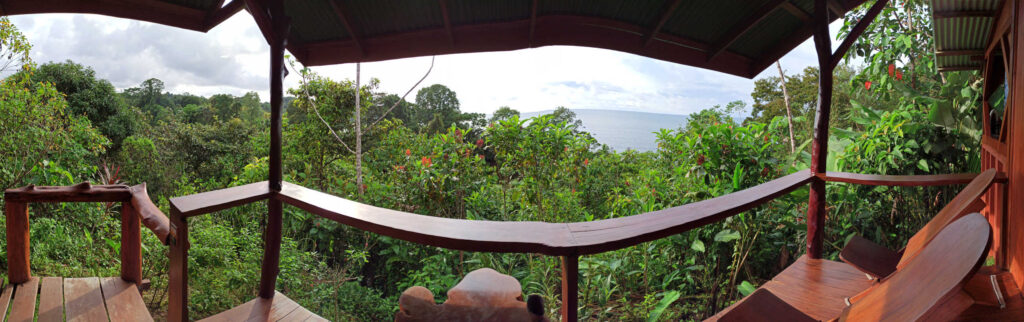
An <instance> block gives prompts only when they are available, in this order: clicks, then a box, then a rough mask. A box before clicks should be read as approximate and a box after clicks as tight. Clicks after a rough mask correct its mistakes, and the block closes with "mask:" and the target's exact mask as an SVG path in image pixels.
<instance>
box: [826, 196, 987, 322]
mask: <svg viewBox="0 0 1024 322" xmlns="http://www.w3.org/2000/svg"><path fill="white" fill-rule="evenodd" d="M991 235H992V229H991V227H989V225H988V221H987V220H985V217H984V216H982V215H981V214H978V213H973V214H970V215H967V216H963V217H962V218H961V219H959V220H957V221H955V222H953V223H951V224H949V225H948V226H947V227H946V228H945V229H943V230H942V231H941V232H940V233H939V234H938V235H937V236H935V238H934V239H933V240H932V241H931V242H930V243H928V245H927V246H926V247H925V248H924V249H923V250H922V251H921V252H920V254H918V255H917V256H915V257H914V258H913V259H912V260H911V261H910V262H908V263H907V265H906V267H904V268H903V269H900V270H898V271H896V272H895V273H893V274H892V275H891V276H890V277H889V278H888V279H886V280H884V281H883V282H882V283H881V284H879V285H878V286H877V287H875V288H874V289H873V290H872V291H871V292H869V293H868V294H867V295H865V296H864V297H863V298H862V299H861V300H859V301H857V302H855V303H853V305H852V306H850V307H848V308H847V309H846V311H844V312H843V315H842V317H841V318H840V320H841V321H920V320H933V319H940V320H948V319H949V317H948V316H946V317H944V315H945V314H954V315H955V314H957V313H959V312H960V311H961V310H962V309H965V308H966V307H967V306H970V304H971V303H973V301H971V300H970V297H965V296H966V295H964V293H963V292H962V288H963V284H964V283H965V282H966V281H967V279H968V278H970V276H971V275H972V274H973V273H974V271H976V270H977V269H978V267H979V266H980V265H981V263H982V261H983V260H984V256H985V254H986V252H988V247H989V240H990V239H991Z"/></svg>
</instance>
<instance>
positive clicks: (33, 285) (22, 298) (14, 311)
mask: <svg viewBox="0 0 1024 322" xmlns="http://www.w3.org/2000/svg"><path fill="white" fill-rule="evenodd" d="M37 293H39V278H38V277H33V278H31V279H29V280H28V282H25V283H21V284H19V285H15V287H14V300H13V301H12V302H11V316H10V317H8V318H7V321H11V322H21V321H26V322H32V316H33V315H35V313H36V294H37Z"/></svg>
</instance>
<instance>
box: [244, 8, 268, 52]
mask: <svg viewBox="0 0 1024 322" xmlns="http://www.w3.org/2000/svg"><path fill="white" fill-rule="evenodd" d="M245 7H246V10H249V14H250V15H252V18H253V20H256V27H258V28H259V29H260V32H261V33H263V39H266V41H267V43H268V44H269V43H272V42H274V24H273V23H271V20H270V12H268V11H267V8H266V7H264V6H263V3H262V2H260V1H259V0H245Z"/></svg>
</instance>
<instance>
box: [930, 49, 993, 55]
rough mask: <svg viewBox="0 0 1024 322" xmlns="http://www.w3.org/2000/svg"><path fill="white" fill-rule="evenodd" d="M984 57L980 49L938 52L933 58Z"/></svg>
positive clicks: (983, 52)
mask: <svg viewBox="0 0 1024 322" xmlns="http://www.w3.org/2000/svg"><path fill="white" fill-rule="evenodd" d="M977 55H985V51H984V50H980V49H968V50H938V51H936V52H935V56H977Z"/></svg>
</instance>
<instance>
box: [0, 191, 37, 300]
mask: <svg viewBox="0 0 1024 322" xmlns="http://www.w3.org/2000/svg"><path fill="white" fill-rule="evenodd" d="M4 216H5V217H6V218H7V227H6V229H7V281H8V282H9V283H12V284H19V283H25V282H28V280H29V278H31V277H32V273H31V272H32V267H31V266H32V265H31V262H30V261H29V256H30V255H31V252H30V249H29V248H30V247H29V244H30V239H29V237H30V236H29V233H28V232H29V231H28V204H26V203H23V202H13V201H11V200H10V199H8V200H6V202H5V203H4Z"/></svg>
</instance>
